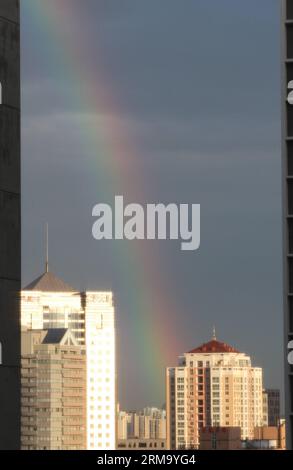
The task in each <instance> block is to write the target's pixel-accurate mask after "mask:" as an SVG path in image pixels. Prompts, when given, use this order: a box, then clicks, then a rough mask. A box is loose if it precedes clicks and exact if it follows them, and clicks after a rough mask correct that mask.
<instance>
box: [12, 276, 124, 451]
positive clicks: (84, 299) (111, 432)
mask: <svg viewBox="0 0 293 470" xmlns="http://www.w3.org/2000/svg"><path fill="white" fill-rule="evenodd" d="M21 326H22V329H24V330H25V329H51V328H69V329H70V330H71V331H72V333H73V335H74V336H75V338H76V340H77V342H78V344H80V345H85V346H86V368H87V449H109V450H110V449H115V446H116V422H115V421H116V364H115V323H114V306H113V294H112V292H96V291H90V292H89V291H87V292H78V291H77V290H76V289H74V288H72V287H71V286H70V285H68V284H67V283H65V282H64V281H62V280H61V279H59V278H57V277H56V276H55V275H54V274H52V273H51V272H49V271H48V270H46V272H45V273H44V274H43V275H42V276H40V277H39V278H38V279H36V280H35V281H33V282H32V283H31V284H30V285H28V286H27V287H26V288H25V289H24V290H23V291H22V294H21Z"/></svg>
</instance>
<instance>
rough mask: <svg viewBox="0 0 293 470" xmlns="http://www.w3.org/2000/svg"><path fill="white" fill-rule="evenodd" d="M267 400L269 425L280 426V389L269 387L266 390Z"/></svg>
mask: <svg viewBox="0 0 293 470" xmlns="http://www.w3.org/2000/svg"><path fill="white" fill-rule="evenodd" d="M264 394H265V395H266V401H267V416H268V421H267V425H268V426H278V423H279V421H280V390H278V389H272V388H267V389H265V390H264Z"/></svg>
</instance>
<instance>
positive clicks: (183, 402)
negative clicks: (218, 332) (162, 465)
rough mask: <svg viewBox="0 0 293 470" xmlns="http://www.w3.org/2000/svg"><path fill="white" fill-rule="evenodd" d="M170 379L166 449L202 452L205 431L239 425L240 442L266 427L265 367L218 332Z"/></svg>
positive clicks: (186, 357)
mask: <svg viewBox="0 0 293 470" xmlns="http://www.w3.org/2000/svg"><path fill="white" fill-rule="evenodd" d="M166 381H167V382H166V393H167V409H166V411H167V445H168V448H171V449H180V448H198V447H199V434H200V429H201V428H204V427H240V428H241V439H246V438H253V435H254V428H255V426H261V425H262V423H263V399H262V388H263V387H262V369H261V368H259V367H253V366H252V365H251V359H250V357H249V356H248V355H246V354H245V353H241V352H240V351H238V350H237V349H235V348H233V347H231V346H229V345H228V344H226V343H222V342H220V341H217V339H216V336H215V334H213V338H212V340H211V341H209V342H208V343H205V344H202V345H201V346H199V347H197V348H195V349H193V350H191V351H189V352H187V353H185V354H184V355H183V356H182V357H180V358H179V365H178V366H177V367H169V368H168V369H167V377H166Z"/></svg>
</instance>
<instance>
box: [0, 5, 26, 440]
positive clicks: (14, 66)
mask: <svg viewBox="0 0 293 470" xmlns="http://www.w3.org/2000/svg"><path fill="white" fill-rule="evenodd" d="M19 56H20V37H19V0H0V348H1V349H0V353H1V357H0V397H1V398H0V449H19V448H20V367H19V366H20V319H19V317H20V314H19V311H20V309H19V298H20V297H19V292H20V275H21V269H20V268H21V265H20V257H21V254H20V57H19Z"/></svg>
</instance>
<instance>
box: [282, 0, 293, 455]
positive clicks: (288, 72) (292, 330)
mask: <svg viewBox="0 0 293 470" xmlns="http://www.w3.org/2000/svg"><path fill="white" fill-rule="evenodd" d="M282 49H283V54H282V114H283V116H282V179H283V259H284V343H285V405H286V440H287V448H288V449H292V447H293V445H292V444H293V442H292V424H293V375H292V372H293V365H290V364H289V361H288V353H289V350H290V349H291V350H292V349H293V348H292V343H291V344H290V342H291V341H292V340H293V93H292V92H293V2H292V0H282ZM290 346H291V347H290Z"/></svg>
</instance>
